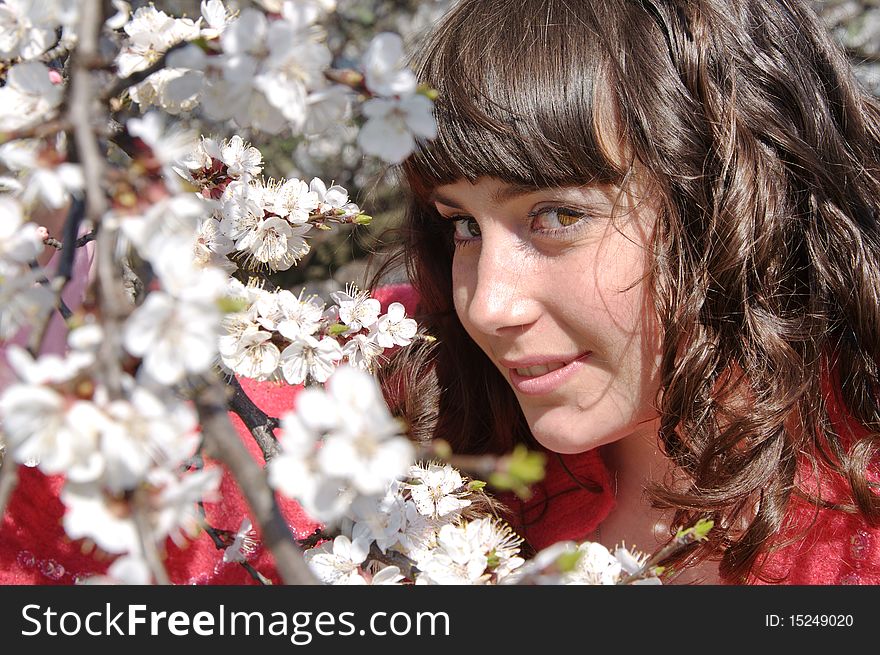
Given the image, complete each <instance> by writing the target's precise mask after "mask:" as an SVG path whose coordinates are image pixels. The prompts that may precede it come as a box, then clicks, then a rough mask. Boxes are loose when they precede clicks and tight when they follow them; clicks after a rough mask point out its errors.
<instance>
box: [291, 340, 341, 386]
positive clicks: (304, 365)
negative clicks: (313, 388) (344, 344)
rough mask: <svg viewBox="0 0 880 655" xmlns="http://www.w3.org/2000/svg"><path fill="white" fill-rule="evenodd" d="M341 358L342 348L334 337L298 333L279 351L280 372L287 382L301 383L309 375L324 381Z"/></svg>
mask: <svg viewBox="0 0 880 655" xmlns="http://www.w3.org/2000/svg"><path fill="white" fill-rule="evenodd" d="M340 359H342V348H341V347H340V345H339V342H337V341H336V340H335V339H333V338H331V337H322V338H321V340H320V341H318V339H316V338H315V337H313V336H310V335H307V334H300V335H299V336H297V338H296V339H295V340H294V341H293V342H292V343H291V344H290V345H289V346H287V347H286V348H285V349H284V350H283V351H282V352H281V372H282V374H283V375H284V379H285V380H287V382H288V383H289V384H303V383H304V382H305V381H306V379H307V378H309V377H311V378H312V379H314V380H315V381H316V382H326V381H327V379H328V378H329V377H330V375H331V374H332V373H333V371H334V370H335V368H336V364H337V363H338V362H339V360H340Z"/></svg>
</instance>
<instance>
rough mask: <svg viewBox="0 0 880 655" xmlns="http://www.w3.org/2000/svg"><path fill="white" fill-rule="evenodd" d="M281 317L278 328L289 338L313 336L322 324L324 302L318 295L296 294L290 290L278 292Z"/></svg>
mask: <svg viewBox="0 0 880 655" xmlns="http://www.w3.org/2000/svg"><path fill="white" fill-rule="evenodd" d="M277 300H278V309H279V317H278V323H277V326H276V329H277V330H278V332H279V333H280V334H281V335H282V336H284V337H287V338H288V339H291V340H296V339H297V338H299V336H300V335H308V336H312V335H314V334H315V332H316V331H317V330H318V328H319V327H320V325H321V317H322V316H323V313H324V304H323V303H322V302H320V300H318V298H317V297H316V296H309V297H308V298H305V299H303V298H302V297H299V298H298V297H296V296H294V295H293V294H292V293H291V292H290V291H280V292H279V293H278V294H277Z"/></svg>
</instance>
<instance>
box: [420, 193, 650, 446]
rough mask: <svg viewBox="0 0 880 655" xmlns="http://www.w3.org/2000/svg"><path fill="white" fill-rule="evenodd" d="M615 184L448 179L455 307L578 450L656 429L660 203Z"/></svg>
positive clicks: (546, 425) (544, 432) (539, 430)
mask: <svg viewBox="0 0 880 655" xmlns="http://www.w3.org/2000/svg"><path fill="white" fill-rule="evenodd" d="M617 196H618V191H617V189H616V188H611V187H603V188H598V187H589V188H588V187H584V188H581V187H565V188H553V189H549V188H548V189H540V190H534V189H524V188H520V187H516V186H512V185H510V184H507V183H504V182H502V181H500V180H497V179H494V178H480V179H479V180H478V181H477V183H476V184H471V183H470V182H468V181H465V180H462V181H458V182H455V183H454V184H446V185H443V186H440V187H438V188H437V189H436V190H435V192H434V196H433V200H434V203H435V206H436V209H437V211H438V212H439V213H440V215H441V216H442V217H444V218H446V219H448V220H451V221H454V225H455V242H456V243H455V245H456V248H455V255H454V259H453V265H452V283H453V296H454V301H455V310H456V312H457V314H458V316H459V319H460V320H461V322H462V324H463V325H464V328H465V330H467V332H468V334H469V335H470V336H471V338H472V339H473V340H474V341H475V342H476V343H477V344H478V345H479V346H480V348H482V349H483V351H484V352H485V353H486V355H488V357H489V359H491V360H492V362H493V363H494V364H495V366H497V367H498V370H499V371H500V372H501V374H502V375H503V376H504V377H505V378H506V379H507V380H508V382H509V384H510V386H511V388H512V389H513V392H514V393H515V394H516V397H517V399H518V400H519V403H520V406H521V407H522V410H523V413H524V414H525V417H526V420H527V421H528V423H529V426H530V427H531V429H532V433H533V434H534V436H535V438H536V439H537V440H538V441H539V442H540V443H541V444H542V445H544V446H545V447H546V448H548V449H550V450H553V451H557V452H560V453H577V452H582V451H585V450H589V449H591V448H595V447H597V446H600V445H602V444H606V443H610V442H612V441H616V440H618V439H621V438H622V437H625V436H628V435H630V434H633V433H634V432H636V431H640V430H647V429H654V430H656V423H655V420H654V419H656V418H657V412H656V410H655V409H654V408H653V401H654V397H655V393H656V391H657V388H658V378H657V371H658V362H659V353H660V339H659V332H658V330H657V324H656V320H655V313H654V310H653V306H652V304H651V301H650V297H649V289H648V282H647V280H645V279H644V278H645V272H646V270H647V269H646V265H647V261H648V252H647V251H648V246H647V244H648V237H649V235H650V233H651V230H652V229H653V226H654V221H655V218H656V210H654V209H652V208H651V207H650V203H646V202H641V203H640V205H641V206H638V207H636V204H637V202H636V200H635V199H633V198H632V197H631V196H628V195H625V194H621V197H620V199H619V201H618V209H617V214H616V216H615V218H614V220H613V221H612V208H613V207H614V205H615V200H616V199H617Z"/></svg>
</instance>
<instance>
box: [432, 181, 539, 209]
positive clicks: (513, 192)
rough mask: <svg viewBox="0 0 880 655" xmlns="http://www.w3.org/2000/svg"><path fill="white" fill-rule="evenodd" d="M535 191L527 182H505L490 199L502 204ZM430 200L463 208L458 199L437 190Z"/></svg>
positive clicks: (455, 207) (454, 207)
mask: <svg viewBox="0 0 880 655" xmlns="http://www.w3.org/2000/svg"><path fill="white" fill-rule="evenodd" d="M535 191H537V189H536V188H535V187H533V186H527V185H525V184H504V185H503V186H501V187H500V188H498V189H496V190H495V191H493V192H492V195H491V196H490V197H489V200H490V201H492V202H493V203H495V204H501V203H503V202H507V201H508V200H513V199H514V198H519V197H521V196H524V195H527V194H529V193H534V192H535ZM428 200H429V202H432V203H439V204H441V205H446V206H447V207H452V208H453V209H462V207H461V206H460V205H459V204H458V202H457V201H455V200H453V199H452V198H450V197H449V196H445V195H443V194H442V193H440V192H438V191H436V190H435V191H433V192H432V193H431V196H430V197H429V198H428Z"/></svg>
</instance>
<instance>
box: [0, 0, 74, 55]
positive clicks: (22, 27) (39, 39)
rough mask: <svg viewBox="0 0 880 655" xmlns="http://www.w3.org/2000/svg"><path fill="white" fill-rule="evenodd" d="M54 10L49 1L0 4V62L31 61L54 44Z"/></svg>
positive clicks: (8, 0) (19, 0) (11, 0)
mask: <svg viewBox="0 0 880 655" xmlns="http://www.w3.org/2000/svg"><path fill="white" fill-rule="evenodd" d="M58 9H59V8H58V7H57V5H56V3H55V2H54V1H52V0H5V2H4V3H3V4H0V59H16V58H18V57H21V58H22V59H34V58H36V57H39V56H40V55H41V54H43V53H44V52H46V51H47V50H48V49H49V48H51V47H52V45H53V44H54V43H55V42H56V40H57V37H56V35H55V30H56V29H57V28H58V26H59V24H60V21H59V20H58V16H57V12H58Z"/></svg>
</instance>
